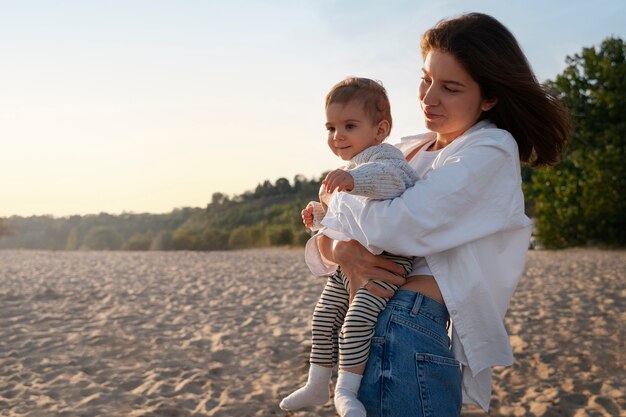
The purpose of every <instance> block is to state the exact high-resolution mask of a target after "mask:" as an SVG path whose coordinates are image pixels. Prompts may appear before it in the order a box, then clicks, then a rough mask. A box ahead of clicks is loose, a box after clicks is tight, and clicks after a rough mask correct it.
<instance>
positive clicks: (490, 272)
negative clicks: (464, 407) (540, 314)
mask: <svg viewBox="0 0 626 417" xmlns="http://www.w3.org/2000/svg"><path fill="white" fill-rule="evenodd" d="M434 135H435V134H434V133H427V134H423V135H417V136H411V137H406V138H403V139H402V142H401V143H400V144H399V145H398V147H399V148H400V149H401V150H402V151H403V153H404V154H405V155H407V154H409V153H410V152H411V151H412V150H414V149H416V148H417V147H419V146H421V145H423V144H424V143H426V142H428V141H432V140H434V137H435V136H434ZM414 160H415V159H414ZM521 186H522V179H521V175H520V163H519V153H518V149H517V143H516V142H515V140H514V139H513V137H512V136H511V135H510V134H509V133H508V132H506V131H504V130H501V129H498V128H496V126H495V125H494V124H492V123H490V122H488V121H481V122H479V123H477V124H476V125H474V126H473V127H472V128H470V129H469V130H468V131H467V132H465V133H464V134H463V135H461V136H459V137H458V138H457V139H455V140H454V141H453V142H452V143H450V144H449V145H448V146H446V147H445V148H443V149H442V150H441V152H440V153H439V154H438V155H437V157H436V158H435V160H434V161H433V169H432V171H430V172H428V175H426V176H425V177H424V178H423V179H421V180H420V181H418V182H417V183H416V184H415V185H414V186H413V187H411V188H409V189H408V190H407V191H405V192H404V194H402V196H400V197H398V198H396V199H393V200H383V201H369V202H368V203H367V204H364V201H363V200H360V199H356V198H354V197H353V196H351V195H349V194H346V193H337V195H336V196H334V197H333V199H332V200H331V205H332V206H333V207H335V209H333V210H332V211H333V213H337V214H338V215H337V216H326V218H325V219H324V221H323V224H324V225H325V226H327V227H329V228H332V229H335V230H338V231H340V232H342V233H344V234H346V235H348V236H351V237H353V238H354V239H356V240H358V241H359V242H360V243H361V244H363V245H364V246H365V247H366V248H368V249H369V250H370V251H372V252H374V253H377V252H380V250H381V248H384V250H387V251H389V252H391V253H394V254H399V255H406V256H422V257H425V258H426V260H427V262H428V265H429V266H430V269H431V271H432V274H433V276H434V277H435V280H436V281H437V284H438V285H439V289H440V290H441V293H442V295H443V298H444V300H445V303H446V307H447V308H448V311H449V312H450V316H451V319H452V324H453V326H452V351H453V352H454V355H455V357H456V358H457V359H458V360H459V362H460V363H461V364H462V370H463V401H464V402H470V403H475V404H478V405H480V406H481V407H482V408H483V409H484V410H485V411H487V410H488V408H489V400H490V397H491V367H493V366H498V365H500V366H505V365H511V364H513V362H514V358H513V352H512V350H511V345H510V344H509V338H508V335H507V333H506V329H505V327H504V323H503V319H504V315H505V313H506V310H507V308H508V305H509V301H510V299H511V296H512V295H513V291H514V290H515V287H516V286H517V283H518V281H519V278H520V277H521V275H522V273H523V272H524V263H525V260H526V253H527V250H528V242H529V239H530V234H531V230H532V222H531V221H530V219H529V218H528V217H527V216H526V215H525V214H524V196H523V194H522V187H521ZM347 213H349V214H350V215H348V214H347ZM317 236H318V235H316V236H314V237H313V238H312V239H311V240H310V241H309V242H308V243H307V247H306V249H305V256H306V261H307V265H308V266H309V268H310V269H311V272H312V273H313V274H316V275H327V274H330V273H332V272H333V271H334V269H335V268H336V265H335V264H333V263H331V262H329V261H328V260H326V259H324V258H323V257H322V256H321V255H320V252H319V249H318V246H317V240H318V239H317Z"/></svg>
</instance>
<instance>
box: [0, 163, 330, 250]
mask: <svg viewBox="0 0 626 417" xmlns="http://www.w3.org/2000/svg"><path fill="white" fill-rule="evenodd" d="M320 183H321V179H320V180H307V179H306V178H304V177H302V176H300V175H298V176H296V177H295V178H294V180H293V184H291V183H290V182H289V181H288V180H287V179H285V178H279V179H278V180H277V181H276V183H275V184H272V183H271V182H269V181H264V182H263V183H262V184H259V185H258V186H257V187H256V189H255V191H254V192H252V191H248V192H245V193H244V194H242V195H240V196H235V197H233V198H230V197H228V196H227V195H225V194H223V193H214V194H213V195H212V196H211V202H210V203H209V204H208V205H207V207H206V208H205V209H201V208H183V209H176V210H174V211H172V212H171V213H168V214H158V215H156V214H130V213H125V214H122V215H119V216H113V215H110V214H107V213H100V214H98V215H87V216H71V217H67V218H53V217H51V216H34V217H28V218H23V217H19V216H13V217H11V218H9V219H6V221H3V220H2V219H0V236H1V235H2V234H3V233H4V231H5V230H7V231H8V230H11V229H14V230H15V233H14V234H13V235H11V236H3V237H0V249H2V248H25V249H57V250H63V249H66V250H78V249H91V250H118V249H122V250H225V249H240V248H250V247H265V246H273V245H279V246H284V245H304V243H305V242H306V240H307V239H308V237H309V233H308V232H307V231H306V229H305V228H304V226H303V225H302V222H301V219H300V210H302V208H303V207H304V206H306V204H307V203H308V202H309V201H310V200H314V199H317V192H318V189H319V186H320Z"/></svg>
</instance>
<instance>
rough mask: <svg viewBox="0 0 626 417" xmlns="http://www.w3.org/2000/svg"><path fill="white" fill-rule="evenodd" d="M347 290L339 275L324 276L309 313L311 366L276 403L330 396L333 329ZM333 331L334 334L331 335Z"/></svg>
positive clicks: (299, 404)
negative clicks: (301, 382) (304, 380)
mask: <svg viewBox="0 0 626 417" xmlns="http://www.w3.org/2000/svg"><path fill="white" fill-rule="evenodd" d="M348 299H349V294H348V292H347V290H346V288H345V286H344V283H343V280H342V277H341V276H340V275H339V273H338V272H337V273H335V274H333V275H332V276H330V277H329V278H328V281H327V282H326V286H325V287H324V291H323V292H322V295H321V296H320V298H319V300H318V301H317V305H316V306H315V312H314V313H313V323H312V326H311V327H312V329H311V332H312V336H313V337H312V339H313V345H312V347H311V359H310V362H311V367H310V368H309V378H308V381H307V383H306V385H305V386H304V387H302V388H300V389H298V390H297V391H295V392H293V393H292V394H290V395H289V396H287V397H286V398H284V399H283V400H282V401H281V403H280V408H282V409H283V410H291V411H293V410H299V409H301V408H304V407H310V406H314V405H322V404H325V403H326V402H327V401H328V399H329V398H330V395H329V382H330V378H331V375H332V367H333V365H334V364H335V361H336V360H337V342H336V338H337V333H338V329H339V328H340V327H341V324H342V323H343V319H344V317H345V314H346V311H347V309H348ZM333 335H334V336H333Z"/></svg>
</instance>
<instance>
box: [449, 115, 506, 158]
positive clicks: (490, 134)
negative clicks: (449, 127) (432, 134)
mask: <svg viewBox="0 0 626 417" xmlns="http://www.w3.org/2000/svg"><path fill="white" fill-rule="evenodd" d="M458 139H460V140H458ZM458 139H457V140H455V141H454V142H457V145H459V147H464V146H494V147H496V148H499V149H502V150H505V151H507V152H508V153H515V154H517V152H518V150H517V142H516V141H515V138H514V137H513V135H511V133H509V132H508V131H507V130H504V129H500V128H499V127H497V126H496V125H495V124H494V123H492V122H490V121H488V120H482V121H480V122H478V123H476V124H475V125H474V126H472V127H471V128H470V129H469V130H468V131H467V132H465V133H464V134H463V135H462V136H461V137H460V138H458ZM454 142H453V143H454Z"/></svg>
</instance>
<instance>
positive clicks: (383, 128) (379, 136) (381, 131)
mask: <svg viewBox="0 0 626 417" xmlns="http://www.w3.org/2000/svg"><path fill="white" fill-rule="evenodd" d="M390 130H391V125H390V124H389V120H381V121H380V122H378V126H377V130H376V143H383V141H384V140H385V138H386V137H387V136H389V131H390Z"/></svg>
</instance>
